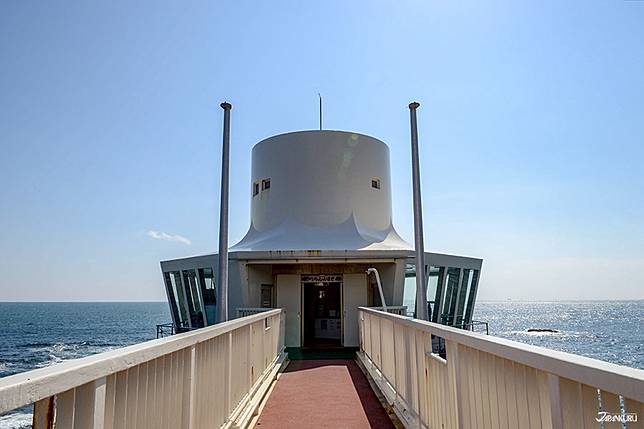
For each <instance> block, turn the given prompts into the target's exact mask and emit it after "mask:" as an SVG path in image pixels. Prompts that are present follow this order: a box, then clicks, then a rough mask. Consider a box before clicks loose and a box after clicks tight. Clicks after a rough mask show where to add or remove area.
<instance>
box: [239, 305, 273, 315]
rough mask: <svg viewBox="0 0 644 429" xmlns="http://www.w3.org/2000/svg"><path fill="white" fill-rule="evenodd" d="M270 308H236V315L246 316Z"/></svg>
mask: <svg viewBox="0 0 644 429" xmlns="http://www.w3.org/2000/svg"><path fill="white" fill-rule="evenodd" d="M269 310H272V308H263V307H256V308H249V307H247V308H238V309H237V317H246V316H250V315H252V314H258V313H263V312H265V311H269Z"/></svg>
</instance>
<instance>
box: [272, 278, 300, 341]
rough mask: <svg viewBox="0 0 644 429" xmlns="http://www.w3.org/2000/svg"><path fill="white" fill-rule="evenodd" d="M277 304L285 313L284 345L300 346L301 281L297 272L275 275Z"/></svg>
mask: <svg viewBox="0 0 644 429" xmlns="http://www.w3.org/2000/svg"><path fill="white" fill-rule="evenodd" d="M276 284H277V290H276V295H277V296H276V298H277V300H276V301H277V306H278V307H280V308H282V309H284V313H285V314H286V338H285V339H284V343H285V344H286V347H300V344H301V341H302V319H301V305H302V283H301V282H300V275H299V274H279V275H277V276H276Z"/></svg>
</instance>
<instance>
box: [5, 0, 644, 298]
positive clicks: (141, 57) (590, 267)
mask: <svg viewBox="0 0 644 429" xmlns="http://www.w3.org/2000/svg"><path fill="white" fill-rule="evenodd" d="M643 23H644V1H620V0H614V1H590V0H584V1H566V2H562V1H558V0H557V1H554V0H551V1H542V2H533V1H513V2H508V1H498V2H494V1H484V2H483V1H479V0H476V1H469V2H448V1H420V0H418V1H399V2H383V1H361V2H358V1H355V2H354V1H350V2H295V1H294V2H290V3H285V2H278V1H270V2H259V1H230V2H223V1H221V2H213V1H208V2H196V1H190V2H183V1H182V2H178V1H167V2H166V1H157V0H155V1H144V2H132V1H109V2H102V4H99V3H98V2H86V1H78V2H76V1H66V2H45V1H41V2H11V1H5V2H0V58H1V67H0V145H1V146H0V149H1V151H0V275H1V276H2V277H1V278H2V280H0V300H70V299H72V300H87V299H100V300H104V299H107V300H148V299H150V300H152V299H163V298H164V292H163V287H162V282H161V275H160V268H159V260H162V259H170V258H175V257H181V256H188V255H195V254H202V253H209V252H214V251H215V249H216V248H217V231H218V207H219V203H218V201H219V175H220V169H219V165H220V156H221V154H220V148H221V122H222V113H221V109H220V108H219V103H220V102H221V101H223V100H228V101H230V102H231V103H232V104H233V106H234V107H233V111H232V115H233V116H232V140H231V145H232V149H231V225H230V242H231V244H233V243H235V242H236V241H237V240H238V239H240V238H241V237H242V236H243V235H244V233H245V232H246V229H247V228H248V223H249V205H250V196H249V192H248V190H249V183H250V177H249V176H250V149H251V147H252V146H253V144H255V143H256V142H257V141H259V140H261V139H262V138H265V137H267V136H270V135H273V134H276V133H282V132H287V131H293V130H300V129H311V128H316V127H317V115H318V111H317V108H318V105H317V102H318V101H317V93H318V92H321V93H322V94H323V96H324V100H325V112H324V113H325V121H324V122H325V123H324V125H325V128H328V129H342V130H351V131H356V132H362V133H365V134H370V135H373V136H375V137H378V138H380V139H382V140H384V141H385V142H387V143H388V144H389V146H390V148H391V155H392V169H393V186H394V190H393V194H394V201H393V202H394V213H393V214H394V223H395V226H396V228H397V229H398V231H399V232H400V233H401V235H402V236H403V237H405V238H406V239H407V240H408V241H410V242H411V241H413V240H412V237H413V222H412V204H411V173H410V167H409V166H410V159H411V155H410V148H409V117H408V109H407V104H408V103H409V102H410V101H412V100H418V101H419V102H420V103H421V104H422V105H421V108H420V109H419V128H420V131H419V132H420V144H421V149H420V153H421V170H422V190H423V205H424V213H425V233H426V237H425V240H426V245H427V248H428V249H430V250H432V251H439V252H449V253H455V254H461V255H469V256H477V257H482V258H483V259H484V263H483V273H482V279H481V286H480V294H479V298H480V299H507V298H511V299H544V300H549V299H557V298H558V299H604V298H639V299H642V298H644V225H643V224H642V221H643V220H644V169H643V168H642V159H644V43H643V42H644V24H643Z"/></svg>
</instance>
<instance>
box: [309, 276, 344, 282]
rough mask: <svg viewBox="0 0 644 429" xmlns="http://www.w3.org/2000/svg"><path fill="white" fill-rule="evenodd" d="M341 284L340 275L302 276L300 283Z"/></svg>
mask: <svg viewBox="0 0 644 429" xmlns="http://www.w3.org/2000/svg"><path fill="white" fill-rule="evenodd" d="M337 282H342V275H338V274H314V275H307V276H302V283H337Z"/></svg>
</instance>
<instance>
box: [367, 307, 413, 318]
mask: <svg viewBox="0 0 644 429" xmlns="http://www.w3.org/2000/svg"><path fill="white" fill-rule="evenodd" d="M369 308H372V309H374V310H380V311H384V307H369ZM387 313H391V314H400V315H401V316H406V315H407V306H406V305H388V306H387Z"/></svg>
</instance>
